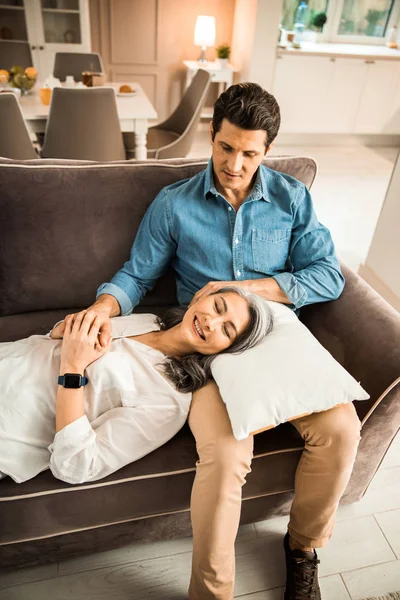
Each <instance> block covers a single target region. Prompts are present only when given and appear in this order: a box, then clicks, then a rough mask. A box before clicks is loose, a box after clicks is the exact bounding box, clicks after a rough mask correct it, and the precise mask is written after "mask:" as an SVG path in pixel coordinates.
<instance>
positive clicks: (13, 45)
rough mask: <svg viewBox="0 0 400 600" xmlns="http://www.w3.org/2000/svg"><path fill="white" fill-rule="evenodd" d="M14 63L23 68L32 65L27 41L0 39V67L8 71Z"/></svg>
mask: <svg viewBox="0 0 400 600" xmlns="http://www.w3.org/2000/svg"><path fill="white" fill-rule="evenodd" d="M14 65H18V66H19V67H23V68H24V69H26V68H27V67H32V65H33V63H32V54H31V49H30V47H29V43H28V42H14V40H12V42H10V41H8V40H7V41H2V40H0V69H6V70H7V71H9V70H10V69H11V67H13V66H14Z"/></svg>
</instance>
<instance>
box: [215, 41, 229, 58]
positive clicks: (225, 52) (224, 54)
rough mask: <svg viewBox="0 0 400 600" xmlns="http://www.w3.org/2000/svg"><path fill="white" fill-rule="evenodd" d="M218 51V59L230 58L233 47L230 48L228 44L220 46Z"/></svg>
mask: <svg viewBox="0 0 400 600" xmlns="http://www.w3.org/2000/svg"><path fill="white" fill-rule="evenodd" d="M216 51H217V57H218V58H222V59H224V58H229V57H230V54H231V47H230V46H228V45H227V44H221V45H220V46H218V47H217V48H216Z"/></svg>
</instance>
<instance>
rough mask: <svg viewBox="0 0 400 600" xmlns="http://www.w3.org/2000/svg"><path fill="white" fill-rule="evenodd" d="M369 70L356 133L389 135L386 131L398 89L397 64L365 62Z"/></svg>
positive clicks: (355, 124) (355, 126)
mask: <svg viewBox="0 0 400 600" xmlns="http://www.w3.org/2000/svg"><path fill="white" fill-rule="evenodd" d="M364 63H365V65H366V67H367V69H366V74H365V78H364V86H363V90H362V97H361V102H360V106H359V109H358V112H357V116H356V120H355V123H354V133H389V131H385V123H386V121H387V118H388V115H389V111H390V109H391V105H392V100H393V95H394V92H395V87H396V75H397V71H398V68H399V67H398V64H397V62H393V61H389V60H387V61H385V60H377V61H375V60H366V61H364Z"/></svg>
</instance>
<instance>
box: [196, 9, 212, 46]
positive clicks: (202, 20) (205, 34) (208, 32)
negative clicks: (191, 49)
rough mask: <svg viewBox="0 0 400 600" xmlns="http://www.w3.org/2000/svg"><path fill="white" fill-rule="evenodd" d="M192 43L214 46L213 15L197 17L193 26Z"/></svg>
mask: <svg viewBox="0 0 400 600" xmlns="http://www.w3.org/2000/svg"><path fill="white" fill-rule="evenodd" d="M194 45H195V46H202V47H204V46H215V17H205V16H199V17H197V19H196V27H195V28H194Z"/></svg>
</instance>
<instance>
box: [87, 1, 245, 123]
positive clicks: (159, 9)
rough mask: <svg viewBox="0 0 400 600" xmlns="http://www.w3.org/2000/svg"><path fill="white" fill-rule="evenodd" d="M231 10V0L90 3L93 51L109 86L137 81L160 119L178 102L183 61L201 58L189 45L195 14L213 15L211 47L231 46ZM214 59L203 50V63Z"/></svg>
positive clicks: (210, 50)
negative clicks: (99, 61)
mask: <svg viewBox="0 0 400 600" xmlns="http://www.w3.org/2000/svg"><path fill="white" fill-rule="evenodd" d="M234 9H235V0H90V20H91V33H92V49H93V51H94V52H99V53H100V54H101V55H102V57H103V61H104V65H105V69H106V73H107V77H108V79H109V81H118V82H129V81H137V82H139V83H140V84H141V85H142V87H143V88H144V90H145V91H146V93H147V95H148V96H149V98H150V100H151V102H152V103H153V104H154V105H155V107H156V110H157V112H158V115H159V120H163V119H164V118H166V117H167V116H168V115H169V114H170V113H171V112H172V110H173V109H174V108H175V106H176V105H177V104H178V102H179V100H180V98H181V95H182V92H183V88H184V78H185V67H184V65H183V60H186V59H187V60H195V59H197V58H198V56H199V54H200V48H197V47H196V46H194V44H193V34H194V27H195V23H196V17H197V15H211V16H215V18H216V45H219V44H222V43H227V44H229V45H230V44H231V42H232V29H233V16H234ZM214 57H215V51H214V49H212V48H208V49H207V58H208V59H209V60H214ZM214 94H215V91H214Z"/></svg>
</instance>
